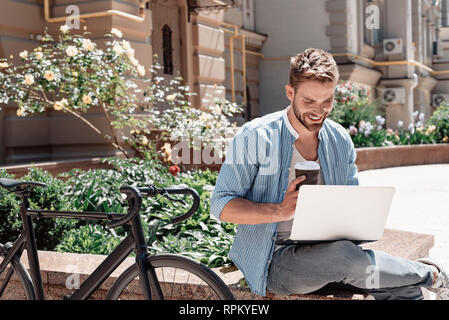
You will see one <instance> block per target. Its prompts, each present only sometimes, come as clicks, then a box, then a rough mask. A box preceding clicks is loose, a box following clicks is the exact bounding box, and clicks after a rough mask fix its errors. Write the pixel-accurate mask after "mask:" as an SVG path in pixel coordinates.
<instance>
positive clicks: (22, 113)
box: [16, 108, 25, 117]
mask: <svg viewBox="0 0 449 320" xmlns="http://www.w3.org/2000/svg"><path fill="white" fill-rule="evenodd" d="M16 114H17V116H18V117H23V115H24V114H25V109H23V108H19V109H17V112H16Z"/></svg>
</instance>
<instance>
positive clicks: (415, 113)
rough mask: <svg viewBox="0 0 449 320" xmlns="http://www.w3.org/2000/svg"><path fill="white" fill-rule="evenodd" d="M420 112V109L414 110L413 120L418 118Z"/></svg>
mask: <svg viewBox="0 0 449 320" xmlns="http://www.w3.org/2000/svg"><path fill="white" fill-rule="evenodd" d="M418 114H419V111H418V110H417V111H414V112H413V113H412V120H413V121H416V118H417V117H418Z"/></svg>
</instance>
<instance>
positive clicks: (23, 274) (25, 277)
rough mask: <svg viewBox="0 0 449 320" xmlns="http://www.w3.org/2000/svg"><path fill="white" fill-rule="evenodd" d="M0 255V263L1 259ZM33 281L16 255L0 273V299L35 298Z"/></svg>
mask: <svg viewBox="0 0 449 320" xmlns="http://www.w3.org/2000/svg"><path fill="white" fill-rule="evenodd" d="M2 258H3V256H0V263H1V262H2V261H3V259H2ZM35 299H36V296H35V294H34V287H33V282H32V281H31V277H30V275H29V273H28V272H27V271H26V269H25V266H24V265H23V264H22V262H20V259H19V258H18V257H16V256H15V257H13V258H12V259H11V262H10V264H9V265H8V266H7V267H6V268H5V270H3V272H2V273H0V300H35Z"/></svg>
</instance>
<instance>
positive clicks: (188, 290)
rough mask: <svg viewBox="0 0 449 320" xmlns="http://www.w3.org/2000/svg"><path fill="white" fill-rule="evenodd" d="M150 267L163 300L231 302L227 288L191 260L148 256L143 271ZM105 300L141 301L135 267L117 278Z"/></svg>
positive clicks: (176, 257)
mask: <svg viewBox="0 0 449 320" xmlns="http://www.w3.org/2000/svg"><path fill="white" fill-rule="evenodd" d="M151 267H152V268H154V270H155V272H156V276H157V279H158V282H159V285H160V287H161V291H162V295H163V299H165V300H233V299H234V296H233V295H232V293H231V291H230V290H229V288H228V287H227V286H226V284H225V283H224V282H223V280H221V279H220V277H218V275H217V274H216V273H215V272H213V271H212V270H211V269H209V268H208V267H206V266H205V265H203V264H201V263H199V262H197V261H195V260H193V259H190V258H186V257H183V256H178V255H169V254H167V255H157V256H150V257H148V258H147V268H151ZM107 299H111V300H117V299H120V300H140V299H144V297H143V294H142V290H141V287H140V284H139V277H138V273H137V266H136V265H133V266H131V267H129V268H128V269H127V270H126V271H125V272H123V273H122V275H121V276H120V277H118V279H117V281H116V282H115V283H114V285H113V286H112V288H111V290H110V291H109V293H108V296H107ZM153 299H154V297H153Z"/></svg>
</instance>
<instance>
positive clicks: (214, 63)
mask: <svg viewBox="0 0 449 320" xmlns="http://www.w3.org/2000/svg"><path fill="white" fill-rule="evenodd" d="M223 16H224V13H223V10H220V11H219V12H211V13H202V12H200V13H198V14H193V13H192V14H191V17H190V18H191V21H192V32H193V35H192V40H193V75H194V91H195V92H196V93H197V96H196V97H195V98H194V106H195V107H199V108H201V107H205V106H208V105H211V104H213V102H214V99H215V98H220V99H224V98H225V87H224V86H223V81H224V80H225V60H224V58H223V55H224V51H225V44H224V39H225V38H224V32H223V30H221V29H220V27H221V25H222V24H223Z"/></svg>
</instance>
